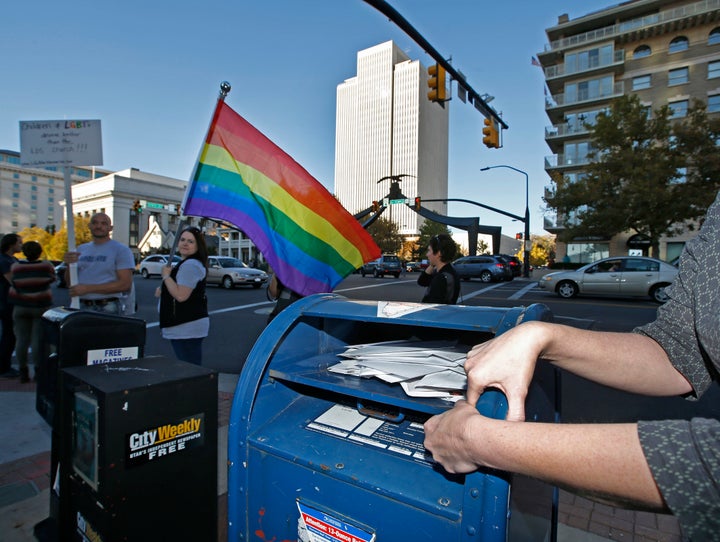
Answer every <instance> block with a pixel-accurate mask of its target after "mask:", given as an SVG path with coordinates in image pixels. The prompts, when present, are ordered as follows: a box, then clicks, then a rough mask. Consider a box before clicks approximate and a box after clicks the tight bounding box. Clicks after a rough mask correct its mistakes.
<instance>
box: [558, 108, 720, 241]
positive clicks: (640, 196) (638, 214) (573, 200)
mask: <svg viewBox="0 0 720 542" xmlns="http://www.w3.org/2000/svg"><path fill="white" fill-rule="evenodd" d="M586 127H587V128H588V130H590V131H591V147H592V149H593V150H592V152H591V153H590V155H589V157H590V160H591V161H590V164H589V165H588V166H587V168H586V170H585V174H584V177H583V178H580V179H578V180H576V181H575V182H570V181H569V180H568V179H567V178H565V177H563V176H556V177H554V178H553V182H554V183H555V189H554V190H553V191H552V192H551V193H550V194H549V195H547V196H546V197H545V201H546V203H548V205H549V206H550V207H552V208H554V209H556V210H557V211H558V215H559V216H564V217H566V222H565V224H564V230H563V231H562V233H561V234H559V238H560V240H562V241H565V242H569V241H572V240H577V239H598V238H602V239H606V238H609V237H612V236H614V235H616V234H618V233H621V232H627V231H632V232H635V233H638V234H642V235H645V236H647V237H648V238H649V239H650V244H651V247H652V248H653V253H654V255H657V247H658V243H659V240H660V237H662V236H663V235H676V234H678V233H680V232H682V231H684V230H688V229H690V230H692V229H694V227H695V223H696V222H697V220H699V219H700V218H702V217H703V216H704V214H705V211H706V210H707V208H708V206H709V205H710V203H712V201H713V200H714V198H715V194H716V193H717V191H718V188H720V165H719V163H720V159H718V157H717V154H718V152H717V147H716V144H715V142H716V141H717V140H718V138H719V137H720V119H717V118H712V119H710V118H708V116H707V113H706V111H705V105H704V104H703V103H702V102H696V103H695V104H694V105H693V107H692V108H691V109H690V110H689V111H688V114H687V116H686V117H684V118H681V119H673V118H672V110H671V109H670V107H668V106H663V107H661V108H659V109H657V110H655V111H654V112H653V113H652V115H649V114H648V110H647V108H646V107H645V106H643V105H642V104H641V102H640V100H639V98H638V97H637V96H636V95H630V96H623V97H621V98H618V99H617V100H615V101H614V102H613V103H612V106H611V107H610V109H609V110H608V111H607V112H605V113H601V114H599V115H598V116H597V120H596V124H595V125H594V126H591V125H587V124H586ZM568 219H570V220H568Z"/></svg>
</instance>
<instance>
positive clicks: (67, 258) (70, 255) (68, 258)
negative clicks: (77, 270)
mask: <svg viewBox="0 0 720 542" xmlns="http://www.w3.org/2000/svg"><path fill="white" fill-rule="evenodd" d="M79 257H80V253H79V252H66V253H65V255H64V256H63V261H64V262H65V263H67V264H71V263H77V261H78V258H79Z"/></svg>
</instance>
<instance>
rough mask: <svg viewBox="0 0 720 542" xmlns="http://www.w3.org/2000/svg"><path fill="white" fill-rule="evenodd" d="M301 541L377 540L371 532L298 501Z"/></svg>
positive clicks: (363, 541) (355, 541)
mask: <svg viewBox="0 0 720 542" xmlns="http://www.w3.org/2000/svg"><path fill="white" fill-rule="evenodd" d="M297 505H298V510H299V511H300V518H299V519H298V540H299V541H300V542H375V533H370V532H367V531H364V530H362V529H360V528H359V527H355V526H354V525H350V524H349V523H347V522H346V521H342V520H339V519H337V518H335V517H333V516H331V515H330V514H326V513H325V512H322V511H320V510H317V509H316V508H313V507H312V506H308V505H307V504H304V503H301V502H300V501H298V503H297Z"/></svg>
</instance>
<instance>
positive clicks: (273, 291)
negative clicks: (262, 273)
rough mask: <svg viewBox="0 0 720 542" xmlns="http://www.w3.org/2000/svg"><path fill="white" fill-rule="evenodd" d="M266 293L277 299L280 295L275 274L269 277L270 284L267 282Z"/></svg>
mask: <svg viewBox="0 0 720 542" xmlns="http://www.w3.org/2000/svg"><path fill="white" fill-rule="evenodd" d="M268 293H269V294H270V297H272V298H273V299H277V298H278V296H279V295H280V292H279V291H278V280H277V275H273V276H272V278H271V279H270V284H268Z"/></svg>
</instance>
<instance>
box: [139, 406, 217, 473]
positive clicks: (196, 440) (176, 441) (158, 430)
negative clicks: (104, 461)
mask: <svg viewBox="0 0 720 542" xmlns="http://www.w3.org/2000/svg"><path fill="white" fill-rule="evenodd" d="M126 442H127V446H126V452H127V453H126V463H127V465H128V466H134V465H139V464H142V463H147V462H148V461H153V460H155V459H159V458H162V457H166V456H168V455H171V454H175V453H178V452H181V451H184V450H187V449H189V448H192V447H194V446H200V445H203V444H204V442H205V414H204V413H203V414H193V415H192V416H187V417H186V418H182V419H180V420H177V421H175V422H172V423H167V424H163V425H159V426H157V427H152V428H148V429H144V430H142V431H137V432H134V433H131V434H129V435H127V441H126Z"/></svg>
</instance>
